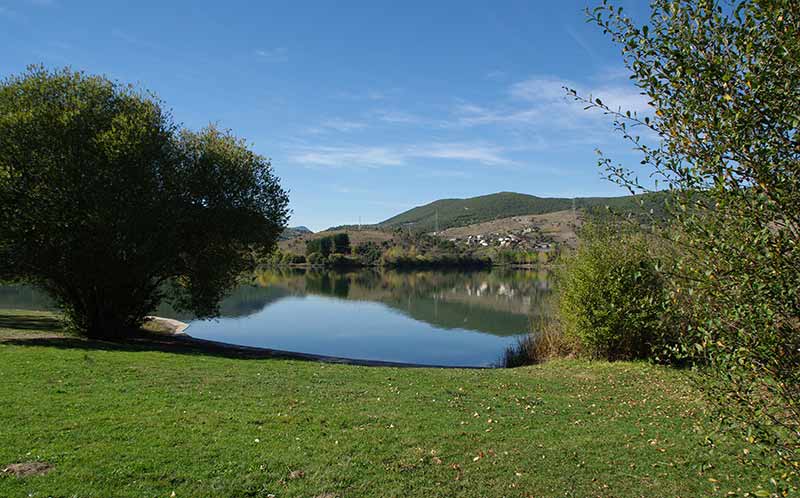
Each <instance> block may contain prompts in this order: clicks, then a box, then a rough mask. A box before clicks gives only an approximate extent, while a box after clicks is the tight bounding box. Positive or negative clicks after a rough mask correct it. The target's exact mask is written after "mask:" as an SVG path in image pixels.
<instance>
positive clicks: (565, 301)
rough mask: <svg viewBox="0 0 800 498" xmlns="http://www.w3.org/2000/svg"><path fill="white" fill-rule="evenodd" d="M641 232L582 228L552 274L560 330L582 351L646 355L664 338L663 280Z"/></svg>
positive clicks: (619, 357)
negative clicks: (573, 247) (571, 250)
mask: <svg viewBox="0 0 800 498" xmlns="http://www.w3.org/2000/svg"><path fill="white" fill-rule="evenodd" d="M644 244H645V241H644V238H643V236H634V235H625V236H622V237H620V236H619V235H615V234H614V233H612V231H611V230H610V229H609V228H605V229H598V228H588V229H587V230H585V231H584V232H583V233H582V240H581V243H580V246H579V247H578V249H577V250H576V251H575V253H574V254H572V255H569V256H565V257H564V258H562V261H561V263H562V265H561V268H560V273H559V275H558V277H557V286H558V287H557V292H558V312H559V317H560V319H561V322H562V324H563V327H564V334H565V336H566V337H567V338H568V339H569V340H572V341H574V342H575V343H576V344H577V345H578V347H579V348H580V351H581V353H582V354H585V355H587V356H589V357H592V358H605V359H608V360H622V359H634V358H651V357H653V356H655V355H656V354H657V353H658V352H659V351H660V350H661V348H662V347H663V346H665V345H666V344H665V342H667V341H666V337H667V336H668V334H667V333H666V332H665V330H666V329H665V325H664V322H663V320H662V319H663V317H664V313H665V303H666V299H665V295H666V293H665V286H664V280H663V278H662V277H661V275H660V274H659V272H658V271H657V270H656V265H655V262H654V261H653V259H652V258H651V257H650V256H649V255H648V253H647V250H646V248H645V246H644Z"/></svg>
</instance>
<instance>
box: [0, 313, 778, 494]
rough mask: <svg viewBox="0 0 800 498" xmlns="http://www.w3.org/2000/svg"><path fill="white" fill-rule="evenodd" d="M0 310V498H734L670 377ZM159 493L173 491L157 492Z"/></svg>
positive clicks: (739, 454)
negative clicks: (302, 355)
mask: <svg viewBox="0 0 800 498" xmlns="http://www.w3.org/2000/svg"><path fill="white" fill-rule="evenodd" d="M58 335H59V328H58V325H57V323H56V322H54V321H53V320H52V319H51V318H50V317H49V316H48V315H45V314H39V313H32V312H0V418H1V419H2V424H0V469H2V468H4V467H6V466H7V465H9V464H14V463H24V462H34V461H38V462H47V463H49V464H51V465H52V466H53V468H52V470H50V472H48V473H46V474H45V475H35V476H29V477H16V476H13V475H11V474H10V473H8V472H7V473H4V474H0V496H3V497H6V496H8V497H14V496H20V497H23V496H24V497H27V496H35V497H44V496H136V497H143V496H153V497H155V496H163V497H168V496H176V497H196V496H270V495H274V496H276V497H284V496H306V497H319V496H324V497H333V496H339V497H362V496H381V497H383V496H405V497H407V496H425V497H428V496H443V497H444V496H490V497H500V496H539V497H541V496H576V497H583V496H609V497H611V496H614V497H632V496H646V497H660V496H664V497H667V496H682V497H695V496H730V495H728V494H727V493H729V492H730V493H733V495H735V496H744V494H745V492H748V491H753V490H755V489H756V488H757V487H758V486H759V484H762V483H764V482H765V481H766V479H765V478H764V477H763V476H760V475H759V474H758V473H757V472H756V470H755V469H754V468H753V467H752V466H749V465H745V464H743V463H742V461H741V460H742V458H743V450H744V449H745V448H744V447H743V446H741V445H739V444H735V443H732V442H725V440H722V439H720V440H717V441H716V447H714V448H713V449H711V448H709V447H708V446H707V445H705V444H703V442H704V438H705V435H706V434H707V431H708V430H709V427H708V425H707V424H706V423H705V422H704V418H703V415H702V411H703V407H702V404H701V403H700V401H698V396H697V395H696V393H694V392H693V390H692V389H691V388H690V387H689V386H688V385H687V382H686V375H687V374H685V373H682V372H678V371H674V370H669V369H666V368H661V367H655V366H651V365H647V364H643V363H614V364H609V363H589V362H583V361H575V360H569V361H567V360H563V361H553V362H550V363H547V364H544V365H540V366H534V367H528V368H520V369H514V370H439V369H395V368H369V367H356V366H345V365H329V364H321V363H311V362H300V361H290V360H278V359H262V360H248V359H236V358H228V357H224V355H218V354H201V353H192V354H189V353H187V352H180V351H179V352H169V351H154V350H147V349H146V348H137V347H133V346H114V345H108V344H93V343H82V342H80V341H67V340H62V339H60V338H59V337H58ZM173 493H174V494H173Z"/></svg>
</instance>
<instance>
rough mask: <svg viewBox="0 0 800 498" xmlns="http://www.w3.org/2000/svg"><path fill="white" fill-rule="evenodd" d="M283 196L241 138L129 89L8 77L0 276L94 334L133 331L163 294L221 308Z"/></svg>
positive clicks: (277, 229) (66, 79)
mask: <svg viewBox="0 0 800 498" xmlns="http://www.w3.org/2000/svg"><path fill="white" fill-rule="evenodd" d="M287 204H288V197H287V194H286V192H285V191H284V190H283V189H282V188H281V186H280V184H279V182H278V179H277V178H276V177H275V176H274V175H273V173H272V169H271V166H270V163H269V161H267V160H266V159H265V158H263V157H261V156H259V155H257V154H255V153H253V152H252V151H250V150H249V149H248V148H247V146H246V144H245V143H244V142H243V141H242V140H240V139H238V138H236V137H234V136H233V135H232V134H231V133H230V132H227V131H220V130H218V129H217V128H215V127H213V126H211V127H208V128H205V129H203V130H201V131H199V132H191V131H188V130H183V129H179V128H178V127H177V126H176V125H175V124H174V123H173V121H172V118H171V116H170V115H169V114H168V113H167V112H165V111H164V110H163V108H162V104H161V102H160V101H159V100H157V99H156V98H155V97H154V96H152V95H150V94H146V93H144V92H142V91H139V90H137V89H136V88H134V87H133V86H130V85H123V84H120V83H117V82H114V81H110V80H108V79H107V78H105V77H102V76H92V75H87V74H84V73H82V72H73V71H71V70H69V69H63V70H57V71H49V70H46V69H44V68H42V67H31V68H29V69H28V70H27V72H25V73H23V74H21V75H19V76H12V77H10V78H7V79H6V80H4V81H3V82H2V83H0V219H1V220H2V223H1V224H0V272H2V274H3V275H4V276H5V277H6V278H11V279H14V280H20V281H27V282H30V283H33V284H35V285H37V286H38V287H40V288H42V289H44V290H45V291H46V292H47V293H48V294H50V296H52V297H53V298H54V299H55V300H56V301H57V302H58V303H59V304H60V306H61V307H62V308H63V310H64V312H65V316H66V317H67V319H68V320H69V321H70V322H71V323H72V324H73V325H74V326H75V328H76V329H77V330H79V331H80V332H82V333H84V334H86V335H88V336H91V337H113V336H120V335H123V334H125V333H126V332H128V331H130V330H131V329H133V328H136V327H138V326H139V325H140V324H141V323H142V321H143V319H144V317H145V315H146V314H148V313H149V312H151V311H152V310H154V309H155V307H156V306H157V305H158V304H159V302H161V301H162V300H163V299H168V300H170V301H171V302H172V303H173V305H175V306H176V307H177V308H179V309H182V310H188V311H192V312H194V313H195V314H196V315H197V316H200V317H209V316H214V315H216V314H217V313H218V303H219V301H220V299H221V298H222V297H223V295H224V294H225V293H226V292H227V291H228V290H230V289H231V288H232V286H233V285H234V284H235V282H236V279H237V277H238V275H240V274H241V273H242V272H246V271H248V270H250V269H252V268H253V265H254V261H255V260H256V259H257V258H258V257H264V256H266V255H267V254H269V252H270V251H271V250H272V249H273V247H274V245H275V241H276V240H277V238H278V236H279V234H280V233H281V232H282V230H283V229H284V227H285V225H286V221H287V214H288V211H287Z"/></svg>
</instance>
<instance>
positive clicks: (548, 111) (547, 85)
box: [450, 76, 652, 132]
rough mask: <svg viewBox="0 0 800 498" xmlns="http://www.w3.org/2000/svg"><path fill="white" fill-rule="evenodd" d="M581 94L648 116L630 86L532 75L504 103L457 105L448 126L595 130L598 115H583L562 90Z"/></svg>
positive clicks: (510, 91) (510, 90)
mask: <svg viewBox="0 0 800 498" xmlns="http://www.w3.org/2000/svg"><path fill="white" fill-rule="evenodd" d="M565 87H566V88H573V89H575V90H576V91H578V93H579V94H580V95H584V96H586V97H589V96H592V98H600V99H602V101H603V103H605V104H606V105H608V106H609V107H610V108H611V109H614V110H617V109H621V110H622V111H626V110H630V111H632V112H633V111H636V112H638V113H640V114H641V113H647V112H649V111H650V110H652V109H651V107H650V106H649V105H648V99H647V97H646V96H644V95H641V93H640V91H639V90H638V89H637V88H635V87H633V86H632V85H630V84H624V83H612V82H606V83H604V84H603V85H599V86H595V87H592V86H591V85H585V84H584V85H582V84H578V83H576V82H573V81H570V80H567V79H563V78H558V77H554V76H533V77H531V78H528V79H526V80H522V81H518V82H516V83H514V84H512V85H511V86H509V87H508V90H507V95H508V98H507V99H506V101H504V102H502V103H500V104H497V105H494V106H481V105H476V104H472V103H460V104H458V105H456V106H455V108H454V116H455V117H454V119H453V120H451V122H450V125H451V126H481V125H499V124H500V125H501V124H506V125H516V126H522V125H524V126H530V127H538V128H542V129H547V130H548V131H550V132H555V131H557V130H558V129H564V130H574V129H577V128H587V127H596V126H597V124H598V121H599V118H600V117H601V113H597V112H594V113H592V112H586V111H584V109H583V106H582V105H580V104H579V103H576V102H574V100H573V99H571V98H569V97H568V96H567V93H566V91H565V89H564V88H565Z"/></svg>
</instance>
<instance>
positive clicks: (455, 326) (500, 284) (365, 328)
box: [0, 269, 550, 366]
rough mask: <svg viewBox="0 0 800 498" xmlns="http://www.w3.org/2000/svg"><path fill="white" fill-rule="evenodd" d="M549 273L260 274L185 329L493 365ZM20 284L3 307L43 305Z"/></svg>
mask: <svg viewBox="0 0 800 498" xmlns="http://www.w3.org/2000/svg"><path fill="white" fill-rule="evenodd" d="M549 292H550V288H549V285H548V280H547V277H546V274H545V273H539V272H534V271H526V270H504V269H492V270H486V271H472V272H464V271H403V272H399V271H384V270H374V269H364V270H358V271H352V272H335V271H319V270H307V271H306V270H288V269H287V270H276V271H262V272H259V273H257V274H256V275H255V276H254V277H253V279H252V282H250V283H248V284H243V285H241V286H239V287H238V288H237V289H235V290H234V291H233V292H232V293H231V295H230V296H228V297H227V298H226V299H225V300H224V301H223V302H222V305H221V317H220V318H218V319H215V320H196V319H194V317H192V316H191V315H185V314H181V313H176V312H175V311H174V310H172V309H171V308H170V307H169V306H163V307H162V308H161V309H159V310H158V311H157V313H156V314H158V315H160V316H165V317H171V318H177V319H179V320H183V321H187V322H189V324H190V326H189V328H188V329H187V330H186V332H187V333H188V334H189V335H191V336H193V337H197V338H200V339H209V340H214V341H220V342H227V343H232V344H239V345H243V346H256V347H263V348H271V349H280V350H285V351H296V352H303V353H311V354H319V355H327V356H338V357H343V358H354V359H364V360H381V361H393V362H402V363H418V364H425V365H446V366H495V365H498V363H499V361H500V358H501V356H502V353H503V351H504V350H505V348H506V347H508V346H510V345H512V344H514V343H516V341H517V339H518V338H519V337H520V336H521V335H523V334H526V333H528V332H529V331H530V330H531V323H535V320H536V319H538V318H541V317H542V316H543V315H544V314H546V306H545V301H546V299H545V298H546V296H547V295H548V293H549ZM50 307H51V305H50V303H49V301H48V300H47V299H46V298H45V297H44V296H42V295H41V294H40V293H38V292H37V291H35V290H33V289H31V288H29V287H25V286H5V287H0V308H18V309H48V308H50Z"/></svg>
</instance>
